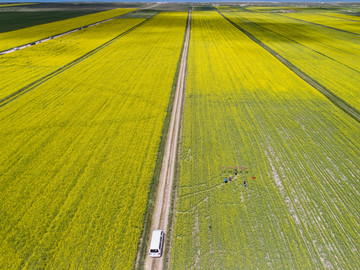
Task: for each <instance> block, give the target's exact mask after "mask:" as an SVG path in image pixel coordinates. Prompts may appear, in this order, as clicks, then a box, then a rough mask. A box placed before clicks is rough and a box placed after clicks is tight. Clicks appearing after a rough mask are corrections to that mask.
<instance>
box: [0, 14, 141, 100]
mask: <svg viewBox="0 0 360 270" xmlns="http://www.w3.org/2000/svg"><path fill="white" fill-rule="evenodd" d="M142 21H144V20H143V19H116V20H111V21H108V22H105V23H102V24H99V25H96V26H94V27H90V28H85V29H83V30H79V31H77V32H75V33H71V34H68V35H65V36H62V37H59V38H56V39H53V40H49V41H47V42H44V43H41V44H39V45H36V46H32V47H28V48H26V49H24V50H20V51H16V52H13V53H10V54H5V55H2V56H0V62H1V66H0V81H1V82H2V83H1V88H0V100H1V99H3V98H5V97H7V96H9V95H11V94H13V93H15V92H17V91H19V90H21V89H22V88H24V87H26V86H27V85H29V84H31V83H34V82H35V81H37V80H39V79H41V78H43V77H44V76H46V75H48V74H51V73H52V72H54V71H56V70H57V69H59V68H61V67H63V66H64V65H66V64H69V63H71V62H72V61H74V60H76V59H79V58H80V57H82V56H83V55H85V54H86V53H88V52H90V51H91V50H94V49H95V48H97V47H99V46H101V45H102V44H104V43H106V42H107V41H109V40H111V39H113V38H115V37H117V36H119V35H120V34H122V33H123V32H125V31H126V30H128V29H130V28H131V27H134V26H135V25H137V24H139V23H140V22H142Z"/></svg>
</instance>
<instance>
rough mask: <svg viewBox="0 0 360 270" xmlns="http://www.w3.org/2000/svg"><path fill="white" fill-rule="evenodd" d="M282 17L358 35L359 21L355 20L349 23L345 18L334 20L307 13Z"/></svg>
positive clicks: (359, 30) (359, 31)
mask: <svg viewBox="0 0 360 270" xmlns="http://www.w3.org/2000/svg"><path fill="white" fill-rule="evenodd" d="M283 16H286V17H290V18H293V19H298V20H302V21H306V22H309V23H314V24H317V25H323V26H325V27H329V28H331V29H337V30H340V31H345V32H347V33H353V34H357V35H360V21H355V20H353V21H350V20H347V19H345V18H336V17H330V16H324V15H323V14H316V13H307V12H301V13H287V14H283Z"/></svg>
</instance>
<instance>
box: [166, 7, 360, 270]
mask: <svg viewBox="0 0 360 270" xmlns="http://www.w3.org/2000/svg"><path fill="white" fill-rule="evenodd" d="M358 134H360V124H359V123H358V122H357V121H355V120H354V119H352V118H351V117H349V116H348V115H347V114H345V113H344V112H343V111H341V110H339V109H338V108H337V107H336V106H334V105H333V104H332V103H331V102H329V101H328V100H327V99H326V98H325V97H323V96H322V95H321V94H319V92H318V91H317V90H315V89H313V88H312V87H311V86H309V85H308V84H306V83H305V82H304V81H302V80H301V79H300V78H299V77H297V76H296V75H295V74H294V73H293V72H292V71H291V70H290V69H288V68H287V67H286V66H285V65H283V64H282V63H281V62H279V61H278V60H277V59H276V58H275V57H273V56H272V55H271V54H270V53H268V52H267V51H266V50H264V49H263V48H262V47H260V46H259V45H258V44H256V43H255V42H253V41H252V40H250V39H249V38H248V37H247V36H246V35H244V34H243V33H242V32H241V31H239V30H238V29H237V28H235V27H234V26H233V25H231V24H230V23H229V22H228V21H226V20H225V19H224V18H223V17H221V15H219V14H218V13H217V12H200V11H199V12H197V11H195V12H193V15H192V31H191V40H190V48H189V58H188V75H187V83H186V98H185V109H184V119H183V134H182V146H181V160H180V173H179V175H180V179H179V183H178V192H177V194H178V196H177V207H176V211H175V216H176V219H175V225H174V240H173V242H172V250H171V257H170V268H171V269H269V268H270V269H313V268H318V267H321V268H327V269H330V268H348V267H350V268H352V267H355V268H356V266H357V265H359V264H360V259H359V256H358V251H359V250H360V244H359V241H358V235H359V232H360V228H359V226H358V224H359V223H360V219H359V215H357V213H358V210H357V209H358V207H359V203H360V200H359V196H358V190H359V188H360V186H359V182H358V181H357V179H359V177H360V171H359V169H358V168H359V167H358V166H359V164H360V158H359V157H360V150H359V149H360V142H359V140H358ZM235 166H237V167H238V169H239V170H240V167H242V170H241V171H242V172H241V173H240V172H239V173H238V174H237V175H236V176H235V175H234V167H235ZM223 167H225V169H223ZM229 167H231V169H229ZM244 168H245V169H244ZM246 168H247V169H246ZM230 176H232V180H231V181H228V182H227V183H225V182H224V179H225V177H227V179H229V178H230ZM244 181H247V186H246V187H244V186H243V182H244Z"/></svg>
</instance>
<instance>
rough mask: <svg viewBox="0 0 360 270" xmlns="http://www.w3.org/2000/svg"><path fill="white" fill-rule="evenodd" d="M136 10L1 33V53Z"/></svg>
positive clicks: (101, 14) (84, 17) (96, 14)
mask: <svg viewBox="0 0 360 270" xmlns="http://www.w3.org/2000/svg"><path fill="white" fill-rule="evenodd" d="M134 10H135V9H113V10H108V11H102V12H98V13H93V14H89V15H84V16H80V17H77V18H71V19H67V20H62V21H56V22H51V23H45V24H40V25H35V26H31V27H27V28H23V29H19V30H14V31H10V32H5V33H0V51H4V50H6V49H10V48H13V47H16V46H20V45H24V44H28V43H31V42H34V41H37V40H40V39H43V38H47V37H51V36H53V35H56V34H60V33H64V32H67V31H70V30H73V29H76V28H78V27H81V26H84V25H89V24H92V23H95V22H99V21H103V20H106V19H109V18H113V17H116V16H120V15H122V14H125V13H128V12H131V11H134Z"/></svg>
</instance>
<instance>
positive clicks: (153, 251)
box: [150, 249, 159, 253]
mask: <svg viewBox="0 0 360 270" xmlns="http://www.w3.org/2000/svg"><path fill="white" fill-rule="evenodd" d="M150 252H151V253H158V252H159V250H158V249H150Z"/></svg>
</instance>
